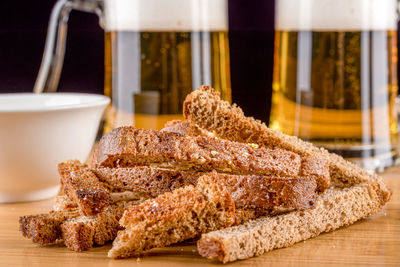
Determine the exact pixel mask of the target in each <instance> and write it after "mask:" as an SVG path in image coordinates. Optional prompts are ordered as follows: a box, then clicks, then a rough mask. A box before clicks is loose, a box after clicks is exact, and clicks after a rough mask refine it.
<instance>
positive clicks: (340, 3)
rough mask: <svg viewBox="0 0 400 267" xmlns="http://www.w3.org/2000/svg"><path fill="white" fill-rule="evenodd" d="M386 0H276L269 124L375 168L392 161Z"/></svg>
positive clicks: (390, 19)
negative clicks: (271, 98) (271, 99)
mask: <svg viewBox="0 0 400 267" xmlns="http://www.w3.org/2000/svg"><path fill="white" fill-rule="evenodd" d="M396 28H397V20H396V1H392V0H379V1H378V0H358V1H347V0H311V1H306V0H298V1H291V0H278V1H277V5H276V33H275V52H274V53H275V54H274V77H273V80H274V81H273V102H272V111H271V120H270V127H272V128H273V129H276V130H279V131H282V132H284V133H287V134H290V135H296V136H299V137H300V138H302V139H304V140H307V141H310V142H313V143H315V144H317V145H319V146H322V147H325V148H327V149H328V150H330V151H332V152H336V153H338V154H341V155H343V156H344V157H346V158H348V159H350V160H352V161H354V162H356V163H358V164H359V165H361V166H362V167H364V168H366V169H368V170H371V171H375V170H380V169H382V168H384V167H386V166H391V165H393V164H394V163H395V161H396V159H397V151H396V144H397V132H398V129H397V112H396V106H395V98H396V96H397V89H398V87H397V35H396V34H397V29H396Z"/></svg>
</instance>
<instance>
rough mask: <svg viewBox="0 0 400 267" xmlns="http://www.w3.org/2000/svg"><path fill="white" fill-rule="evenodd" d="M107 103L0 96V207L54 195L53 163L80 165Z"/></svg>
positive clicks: (74, 97)
mask: <svg viewBox="0 0 400 267" xmlns="http://www.w3.org/2000/svg"><path fill="white" fill-rule="evenodd" d="M109 102H110V99H109V98H108V97H106V96H102V95H92V94H77V93H46V94H29V93H28V94H0V203H7V202H21V201H33V200H39V199H45V198H49V197H52V196H54V195H56V194H57V193H58V190H59V188H60V179H59V176H58V173H57V163H59V162H62V161H64V160H67V159H78V160H80V161H82V162H84V161H85V160H86V158H87V157H88V155H89V153H90V151H91V149H92V146H93V143H94V140H95V138H96V134H97V131H98V127H99V123H100V120H101V117H102V114H103V112H104V109H105V108H106V106H107V105H108V103H109Z"/></svg>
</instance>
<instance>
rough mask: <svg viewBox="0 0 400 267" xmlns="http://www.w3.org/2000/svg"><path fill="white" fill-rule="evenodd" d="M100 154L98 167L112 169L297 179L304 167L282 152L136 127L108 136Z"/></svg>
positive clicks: (120, 130) (119, 130)
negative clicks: (154, 168) (143, 167)
mask: <svg viewBox="0 0 400 267" xmlns="http://www.w3.org/2000/svg"><path fill="white" fill-rule="evenodd" d="M96 153H97V156H96V157H95V158H96V160H97V162H96V166H102V167H111V168H113V167H133V166H138V165H149V164H153V165H157V166H159V167H164V168H179V169H187V170H199V171H211V170H214V169H215V170H217V171H219V172H229V173H233V174H247V173H252V174H258V175H275V176H282V177H296V176H297V175H298V173H299V170H300V167H301V159H300V157H299V156H298V155H297V154H295V153H293V152H289V151H285V150H282V149H266V148H256V147H254V146H252V145H251V144H250V145H249V144H242V143H237V142H231V141H227V140H221V139H217V138H207V137H203V136H198V137H191V136H182V135H180V134H177V133H172V132H159V131H156V130H147V129H136V128H134V127H120V128H116V129H114V130H112V131H110V132H109V133H107V134H106V135H105V136H103V138H102V139H101V140H100V143H99V146H98V149H97V152H96Z"/></svg>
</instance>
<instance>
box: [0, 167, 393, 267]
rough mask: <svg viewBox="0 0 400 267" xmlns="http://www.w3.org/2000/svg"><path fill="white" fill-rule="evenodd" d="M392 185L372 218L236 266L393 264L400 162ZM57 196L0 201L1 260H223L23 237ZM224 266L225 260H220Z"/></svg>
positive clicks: (186, 249) (187, 249)
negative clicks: (110, 254) (29, 218)
mask: <svg viewBox="0 0 400 267" xmlns="http://www.w3.org/2000/svg"><path fill="white" fill-rule="evenodd" d="M383 176H384V178H385V180H386V182H387V183H388V184H389V186H390V188H391V189H392V190H393V197H392V200H391V201H390V202H389V203H388V204H387V205H386V207H385V209H384V210H383V211H382V212H381V213H380V214H377V215H374V216H373V217H372V218H368V219H366V220H362V221H359V222H357V223H355V224H354V225H351V226H349V227H344V228H341V229H339V230H337V231H334V232H332V233H328V234H323V235H320V236H319V237H317V238H314V239H310V240H307V241H305V242H301V243H298V244H296V245H294V246H292V247H289V248H284V249H278V250H274V251H272V252H269V253H267V254H264V255H263V256H260V257H256V258H252V259H248V260H244V261H238V262H234V263H231V264H229V265H234V266H260V267H261V266H270V265H278V264H279V266H286V265H296V266H297V265H307V266H309V265H314V266H320V265H328V264H329V265H346V266H348V265H392V266H400V167H396V168H392V169H390V170H388V171H386V172H385V173H384V174H383ZM52 202H53V200H44V201H37V202H32V203H22V204H0V266H68V267H71V266H85V267H90V266H96V267H100V266H108V267H114V266H132V265H133V266H141V267H144V266H154V267H156V266H162V267H168V266H188V265H190V266H205V265H208V264H211V265H220V264H219V263H216V262H214V261H209V260H206V259H204V258H201V257H200V256H199V255H198V253H197V251H196V247H195V243H192V244H181V245H178V246H174V247H170V248H165V249H159V250H154V251H153V252H152V253H151V254H150V255H149V256H148V257H144V258H140V259H139V260H138V259H137V258H133V259H127V260H111V259H108V258H107V251H108V250H109V249H110V247H111V245H110V244H109V245H107V246H104V247H97V248H93V249H91V250H89V251H86V252H81V253H77V252H73V251H70V250H69V249H67V248H66V247H62V246H59V247H54V246H52V247H40V246H38V245H36V244H33V243H32V242H31V241H30V240H28V239H25V238H24V237H22V235H21V233H20V232H19V231H18V217H19V216H22V215H28V214H36V213H41V212H47V211H48V210H49V209H50V207H51V206H52ZM221 266H222V264H221Z"/></svg>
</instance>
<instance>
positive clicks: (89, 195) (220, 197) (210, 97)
mask: <svg viewBox="0 0 400 267" xmlns="http://www.w3.org/2000/svg"><path fill="white" fill-rule="evenodd" d="M183 111H184V116H185V118H186V121H172V122H169V123H167V125H166V126H165V128H164V129H163V130H161V131H156V130H144V129H136V128H134V127H121V128H117V129H114V130H112V131H111V132H109V133H108V134H106V135H105V136H104V137H103V138H102V139H101V140H100V142H99V144H98V146H97V149H96V151H95V153H94V155H93V160H92V163H91V164H90V166H88V165H85V164H82V163H80V162H78V161H74V160H71V161H67V162H63V163H60V164H59V166H58V168H59V173H60V177H61V183H62V188H63V191H64V193H65V195H63V196H59V197H58V198H57V199H56V203H55V205H54V207H53V210H52V211H50V212H49V213H48V214H40V215H33V216H24V217H21V218H20V229H21V231H22V233H23V235H24V236H26V237H28V238H31V239H32V240H33V242H35V243H39V244H42V245H47V244H54V243H60V242H63V243H64V244H65V245H66V246H67V247H69V248H71V249H73V250H75V251H82V250H86V249H89V248H91V247H92V246H93V245H103V244H105V243H106V242H108V241H113V245H112V248H111V250H110V251H109V253H108V256H109V257H112V258H125V257H131V256H139V255H143V254H145V253H146V252H147V251H149V250H151V249H153V248H160V247H165V246H168V245H171V244H174V243H178V242H182V241H185V240H189V239H193V238H196V239H198V241H197V247H198V251H199V253H200V255H202V256H204V257H206V258H209V259H214V258H215V259H218V260H220V261H222V262H229V261H235V260H238V259H246V258H249V257H253V256H257V255H261V254H263V253H265V252H267V251H270V250H272V249H275V248H281V247H287V246H290V245H292V244H294V243H296V242H299V241H302V240H306V239H308V238H311V237H314V236H317V235H319V234H320V233H323V232H328V231H332V230H335V229H337V228H339V227H341V226H344V225H348V224H351V223H354V222H355V221H357V220H359V219H361V218H364V217H366V216H369V215H371V214H374V213H376V212H378V211H379V210H380V209H381V208H382V207H383V206H384V205H385V203H386V202H387V201H389V199H390V195H391V191H390V190H389V189H388V188H387V187H386V185H385V184H384V183H383V181H382V179H381V178H380V177H378V176H376V175H370V174H368V173H366V172H365V171H363V170H362V169H360V168H359V167H357V166H355V165H354V164H352V163H350V162H348V161H346V160H344V159H343V158H342V157H340V156H338V155H335V154H330V153H329V152H327V151H326V150H324V149H321V148H317V147H315V146H313V145H312V144H310V143H307V142H304V141H301V140H299V139H298V138H296V137H293V136H287V135H284V134H282V133H279V132H276V131H273V130H271V129H269V128H267V127H266V126H265V125H264V124H263V123H261V122H259V121H256V120H254V119H253V118H249V117H245V115H244V114H243V112H242V110H241V109H240V108H238V107H236V106H234V105H233V106H231V105H230V104H229V103H228V102H225V101H222V100H221V99H220V98H219V94H218V93H217V92H216V91H214V90H213V89H212V88H210V87H207V86H202V87H200V88H199V89H197V90H196V91H194V92H192V93H191V94H190V95H188V96H187V98H186V100H185V103H184V107H183Z"/></svg>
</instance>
